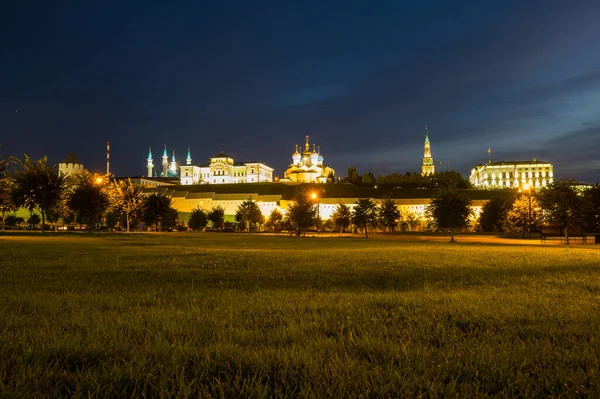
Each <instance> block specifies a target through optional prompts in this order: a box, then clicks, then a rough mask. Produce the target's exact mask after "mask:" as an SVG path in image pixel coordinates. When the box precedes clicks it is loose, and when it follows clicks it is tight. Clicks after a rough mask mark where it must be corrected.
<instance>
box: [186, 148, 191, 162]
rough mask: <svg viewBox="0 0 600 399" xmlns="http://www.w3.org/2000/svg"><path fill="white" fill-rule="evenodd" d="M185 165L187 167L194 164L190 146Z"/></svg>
mask: <svg viewBox="0 0 600 399" xmlns="http://www.w3.org/2000/svg"><path fill="white" fill-rule="evenodd" d="M185 164H186V165H191V164H192V154H191V153H190V146H188V154H187V158H186V159H185Z"/></svg>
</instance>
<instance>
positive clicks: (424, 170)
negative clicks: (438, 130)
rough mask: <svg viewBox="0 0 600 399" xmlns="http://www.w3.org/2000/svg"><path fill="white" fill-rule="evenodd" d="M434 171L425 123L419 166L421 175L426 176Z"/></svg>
mask: <svg viewBox="0 0 600 399" xmlns="http://www.w3.org/2000/svg"><path fill="white" fill-rule="evenodd" d="M434 173H435V165H434V163H433V158H432V156H431V145H430V143H429V132H427V125H425V145H424V150H423V165H422V166H421V175H422V176H428V175H432V174H434Z"/></svg>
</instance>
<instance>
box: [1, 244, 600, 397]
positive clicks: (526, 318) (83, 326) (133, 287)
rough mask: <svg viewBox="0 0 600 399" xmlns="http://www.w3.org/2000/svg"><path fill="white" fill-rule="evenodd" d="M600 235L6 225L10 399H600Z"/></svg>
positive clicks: (4, 380)
mask: <svg viewBox="0 0 600 399" xmlns="http://www.w3.org/2000/svg"><path fill="white" fill-rule="evenodd" d="M599 367H600V246H598V245H597V246H593V245H589V246H573V247H565V246H559V245H555V246H551V247H542V246H539V245H532V246H529V245H497V244H476V243H470V244H465V243H462V244H461V243H457V244H448V243H437V242H417V241H414V242H400V241H396V240H391V239H387V240H382V239H377V238H372V239H369V240H365V239H360V238H296V237H287V236H286V237H273V236H247V235H244V234H240V235H238V234H214V233H212V234H210V233H203V234H192V233H177V234H175V233H172V234H115V235H86V234H74V235H61V234H58V235H47V236H42V235H41V234H34V235H31V236H17V235H4V236H0V397H4V396H9V397H12V396H22V397H36V396H38V397H39V396H60V397H65V396H82V397H83V396H85V397H87V396H88V395H89V396H94V397H108V396H110V397H131V396H144V395H145V396H151V397H158V396H177V397H198V396H224V397H265V396H286V397H307V396H308V397H311V396H318V397H323V396H336V397H349V396H358V395H362V396H383V397H385V396H392V397H398V396H406V397H414V396H428V397H429V396H456V395H459V396H462V397H473V396H480V397H484V396H538V397H539V396H567V397H571V396H590V397H598V396H600V387H599V383H600V370H599Z"/></svg>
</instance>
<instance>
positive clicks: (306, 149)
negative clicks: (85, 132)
mask: <svg viewBox="0 0 600 399" xmlns="http://www.w3.org/2000/svg"><path fill="white" fill-rule="evenodd" d="M305 138H306V147H305V149H304V151H310V144H308V134H307V135H306V137H305Z"/></svg>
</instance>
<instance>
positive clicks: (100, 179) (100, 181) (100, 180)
mask: <svg viewBox="0 0 600 399" xmlns="http://www.w3.org/2000/svg"><path fill="white" fill-rule="evenodd" d="M96 184H102V178H101V177H100V176H98V177H97V178H96Z"/></svg>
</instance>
